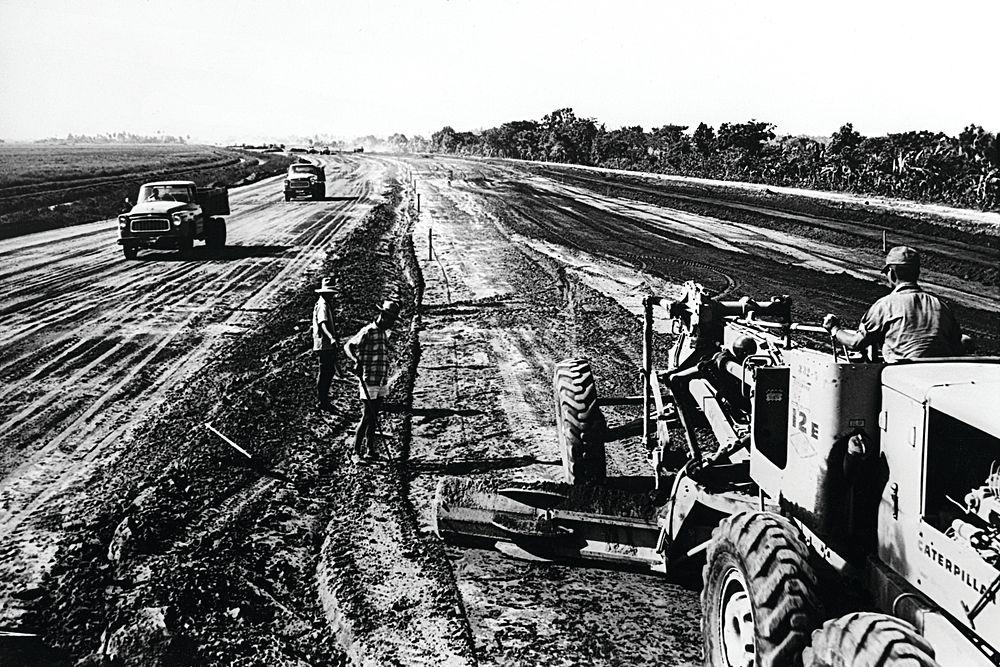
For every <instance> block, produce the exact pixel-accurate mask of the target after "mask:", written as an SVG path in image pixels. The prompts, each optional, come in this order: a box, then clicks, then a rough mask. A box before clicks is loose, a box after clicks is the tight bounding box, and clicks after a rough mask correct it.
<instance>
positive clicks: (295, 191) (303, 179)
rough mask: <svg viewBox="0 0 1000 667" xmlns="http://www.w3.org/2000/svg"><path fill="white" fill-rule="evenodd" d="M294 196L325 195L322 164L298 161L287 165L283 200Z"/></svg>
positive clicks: (321, 197)
mask: <svg viewBox="0 0 1000 667" xmlns="http://www.w3.org/2000/svg"><path fill="white" fill-rule="evenodd" d="M296 197H309V198H310V199H323V198H324V197H326V170H325V169H324V167H323V166H322V165H318V164H312V163H310V162H299V163H296V164H293V165H290V166H289V167H288V174H287V175H286V176H285V201H289V200H291V199H293V198H296Z"/></svg>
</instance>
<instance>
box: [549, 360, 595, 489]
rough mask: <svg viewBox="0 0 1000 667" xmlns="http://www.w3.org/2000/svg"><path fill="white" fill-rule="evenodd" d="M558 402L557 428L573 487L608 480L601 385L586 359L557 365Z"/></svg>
mask: <svg viewBox="0 0 1000 667" xmlns="http://www.w3.org/2000/svg"><path fill="white" fill-rule="evenodd" d="M553 393H554V394H555V401H556V429H557V431H558V433H559V450H560V452H561V454H562V461H563V470H564V471H565V473H566V481H567V482H569V483H570V484H583V483H586V482H590V481H598V480H601V479H604V477H605V476H606V475H607V454H606V452H605V449H604V437H605V431H606V428H607V425H606V422H605V420H604V415H603V414H602V413H601V409H600V407H598V405H597V385H596V384H595V383H594V374H593V372H591V370H590V362H588V361H587V360H585V359H566V360H564V361H560V362H559V363H558V364H556V370H555V378H554V380H553Z"/></svg>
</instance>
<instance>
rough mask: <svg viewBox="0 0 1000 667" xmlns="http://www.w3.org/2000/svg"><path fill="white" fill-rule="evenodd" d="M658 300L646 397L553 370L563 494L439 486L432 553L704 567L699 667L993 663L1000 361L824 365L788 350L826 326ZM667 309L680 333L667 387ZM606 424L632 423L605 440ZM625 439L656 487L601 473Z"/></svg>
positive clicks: (530, 487)
mask: <svg viewBox="0 0 1000 667" xmlns="http://www.w3.org/2000/svg"><path fill="white" fill-rule="evenodd" d="M643 303H644V306H645V326H644V346H643V360H642V363H643V365H642V371H641V372H642V380H643V382H642V384H643V388H644V391H643V393H642V395H639V396H625V397H605V398H602V397H599V396H598V393H597V385H596V381H595V378H594V376H593V374H592V372H591V369H590V366H589V363H587V362H586V361H585V360H581V359H571V360H566V361H563V362H560V363H559V364H557V365H556V369H555V377H554V394H555V407H556V422H557V433H558V439H559V442H560V448H561V452H562V457H563V466H564V471H565V482H562V483H553V482H538V483H533V484H524V483H519V484H506V485H505V484H503V483H496V482H484V481H479V480H473V481H470V480H467V479H461V478H446V479H443V480H442V481H441V482H440V483H439V485H438V489H437V497H436V531H437V533H438V535H440V536H441V537H442V538H444V539H446V540H447V541H450V542H454V543H459V544H471V545H478V546H485V547H492V548H496V549H498V550H500V551H503V552H504V553H506V554H509V555H511V556H516V557H521V558H527V559H532V560H549V561H557V560H558V561H570V562H572V561H591V562H596V563H614V564H619V565H620V564H630V565H635V566H639V567H643V568H648V569H649V570H652V571H657V572H664V573H666V572H671V571H675V570H680V569H681V568H683V567H684V566H685V565H696V564H703V565H704V569H703V583H704V588H703V593H702V601H703V624H702V629H703V635H704V638H705V664H706V665H727V666H736V665H740V666H751V665H765V666H768V665H796V664H802V663H804V664H807V665H898V664H902V663H903V662H904V661H906V660H909V662H907V664H915V665H935V664H941V665H956V666H958V665H979V664H982V665H990V664H1000V662H998V661H1000V608H998V604H997V593H998V591H1000V463H998V462H1000V416H998V410H997V408H1000V400H998V397H1000V358H957V359H936V360H926V361H921V362H916V363H907V364H895V365H886V364H883V363H881V362H878V361H871V360H870V359H871V358H872V357H871V356H867V355H860V354H849V353H847V352H846V351H838V350H834V351H833V354H831V353H830V352H829V351H825V350H820V349H813V348H812V347H809V346H808V345H803V344H799V342H798V341H797V340H794V339H793V336H797V335H799V334H800V333H801V332H807V333H808V332H811V333H820V332H823V330H822V328H820V327H815V326H809V325H800V324H796V323H794V322H793V321H792V317H791V314H792V309H791V302H790V300H789V299H787V298H786V297H776V298H773V299H770V300H767V301H760V302H758V301H755V300H752V299H749V298H744V299H741V300H739V301H728V302H727V301H718V300H714V299H711V298H709V297H708V296H706V294H705V293H704V290H703V289H702V288H701V287H700V286H699V285H697V284H695V283H688V284H687V285H686V286H685V293H684V295H683V297H682V298H681V299H679V300H675V301H668V300H665V299H660V298H657V297H647V298H646V299H645V300H644V302H643ZM657 312H662V313H663V314H664V315H666V316H667V317H669V318H670V319H671V321H672V323H673V329H672V330H673V332H674V334H675V338H674V343H673V345H672V347H671V349H670V350H669V352H668V353H667V354H666V359H667V367H666V369H662V370H661V369H658V368H656V367H655V365H654V350H653V346H652V341H653V333H652V332H653V327H652V324H653V319H654V316H655V315H656V314H657ZM608 406H616V407H623V406H624V407H629V406H632V407H634V408H638V409H639V415H638V418H637V419H634V420H632V421H629V422H626V423H623V424H619V425H611V424H609V423H608V420H607V419H606V417H605V415H604V413H603V411H602V407H608ZM619 439H626V443H628V444H632V442H633V441H634V440H636V439H638V440H639V443H640V444H639V445H638V446H644V447H645V449H646V452H647V460H648V461H649V464H650V474H649V475H648V477H644V478H640V479H636V478H634V477H629V478H618V477H614V476H608V474H607V466H606V450H607V445H608V444H609V443H611V442H614V441H615V440H619ZM858 606H860V607H861V608H862V610H863V611H859V612H855V613H852V614H847V615H839V616H838V613H842V612H843V611H844V610H846V609H850V608H858ZM833 616H837V617H836V618H832V617H833ZM824 622H825V623H824Z"/></svg>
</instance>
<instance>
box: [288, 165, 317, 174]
mask: <svg viewBox="0 0 1000 667" xmlns="http://www.w3.org/2000/svg"><path fill="white" fill-rule="evenodd" d="M292 173H293V174H315V173H316V167H314V166H312V165H311V164H293V165H292Z"/></svg>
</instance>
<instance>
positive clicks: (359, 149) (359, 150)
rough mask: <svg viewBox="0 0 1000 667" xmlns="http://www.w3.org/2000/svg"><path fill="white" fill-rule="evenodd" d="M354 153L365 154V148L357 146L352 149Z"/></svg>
mask: <svg viewBox="0 0 1000 667" xmlns="http://www.w3.org/2000/svg"><path fill="white" fill-rule="evenodd" d="M354 152H355V153H364V152H365V147H364V146H358V147H357V148H355V149H354Z"/></svg>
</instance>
